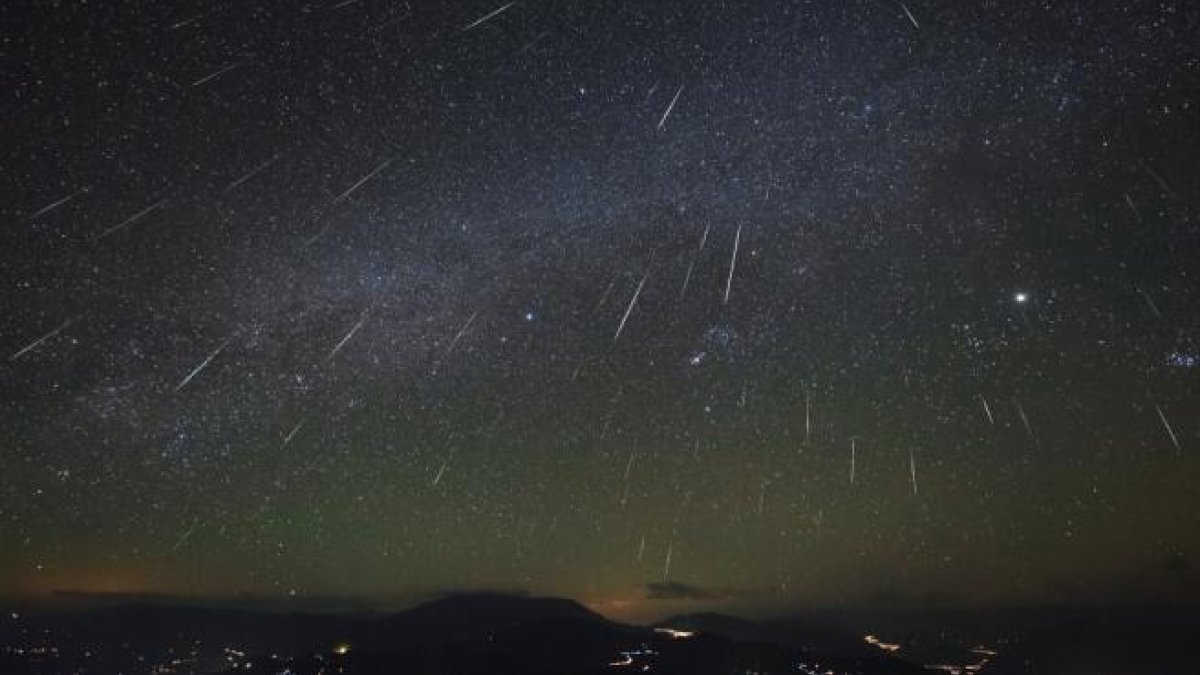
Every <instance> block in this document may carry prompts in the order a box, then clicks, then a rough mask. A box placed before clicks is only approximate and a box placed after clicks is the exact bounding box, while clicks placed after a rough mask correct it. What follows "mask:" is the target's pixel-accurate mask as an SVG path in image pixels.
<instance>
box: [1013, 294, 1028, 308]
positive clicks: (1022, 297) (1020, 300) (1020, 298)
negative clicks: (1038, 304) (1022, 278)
mask: <svg viewBox="0 0 1200 675" xmlns="http://www.w3.org/2000/svg"><path fill="white" fill-rule="evenodd" d="M1013 300H1016V301H1017V304H1021V305H1023V304H1025V303H1027V302H1029V294H1028V293H1024V292H1017V293H1016V294H1015V295H1013Z"/></svg>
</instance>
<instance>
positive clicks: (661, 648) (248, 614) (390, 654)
mask: <svg viewBox="0 0 1200 675" xmlns="http://www.w3.org/2000/svg"><path fill="white" fill-rule="evenodd" d="M716 616H717V615H711V617H716ZM10 617H11V615H10ZM10 617H6V619H5V620H3V621H0V647H5V646H9V645H24V646H32V645H34V644H36V643H37V641H38V640H44V641H45V642H46V643H47V644H54V645H56V646H59V647H60V648H61V649H63V650H64V651H63V656H62V658H61V659H59V660H57V661H55V662H54V663H52V664H49V663H43V664H41V666H44V667H41V666H39V667H27V666H29V663H25V662H20V661H19V660H13V659H12V658H10V657H12V653H11V652H10V653H9V654H7V655H5V657H4V658H6V659H7V660H4V659H0V661H4V662H3V663H0V672H3V673H5V674H6V675H7V674H8V673H28V674H30V675H32V674H34V673H37V674H39V675H40V674H41V673H51V672H63V671H64V670H88V671H89V672H124V673H128V674H132V673H142V672H146V673H148V672H150V669H151V666H152V665H153V664H154V663H164V662H166V661H167V660H169V659H171V658H177V657H178V656H179V655H180V654H185V655H186V654H191V653H192V652H194V651H198V652H200V653H202V654H203V655H204V656H196V657H195V663H205V664H207V665H204V666H203V667H195V668H194V672H199V673H214V672H226V671H228V672H232V671H230V670H229V668H230V666H228V663H227V659H226V656H227V654H226V652H225V651H224V649H225V647H230V648H234V649H237V650H238V651H245V652H247V653H248V654H249V655H251V656H247V657H242V658H245V659H246V660H247V661H249V662H250V663H251V666H250V667H247V665H246V663H241V664H240V665H239V666H238V668H237V672H239V673H243V674H244V675H253V674H255V673H259V672H261V673H264V674H265V673H278V672H283V671H290V672H292V673H294V674H295V675H310V674H315V673H317V672H329V669H328V666H329V665H330V663H331V662H332V661H336V663H337V664H338V667H339V668H341V669H342V672H344V673H345V674H346V675H355V674H358V675H373V674H375V673H379V674H382V673H429V674H431V675H432V674H440V673H459V674H463V675H468V674H471V675H473V674H476V673H478V674H479V675H483V674H484V673H488V674H491V675H495V674H502V673H524V674H526V675H529V674H542V673H544V674H546V675H550V674H551V673H554V674H563V673H614V672H617V673H619V672H633V671H638V672H643V671H642V668H643V667H648V668H649V670H648V671H647V672H658V673H688V674H691V675H700V674H703V673H728V672H746V671H747V670H753V671H757V672H795V671H796V665H797V664H799V663H816V662H819V663H821V664H823V666H824V667H825V668H827V669H833V670H834V671H835V672H839V673H841V672H858V673H862V674H864V675H866V674H869V673H916V672H921V671H920V669H918V668H916V667H915V666H910V665H908V664H905V663H903V662H901V661H898V660H895V659H890V658H885V657H882V656H880V655H878V654H871V655H869V656H866V657H850V658H847V657H842V656H839V655H838V654H837V653H832V652H828V651H821V650H819V649H812V648H805V649H801V648H798V647H797V646H795V645H789V644H784V643H775V644H772V643H770V642H769V641H763V640H760V639H756V638H755V637H754V636H753V635H749V634H747V635H744V636H743V637H744V638H745V639H742V640H733V639H729V638H727V637H725V636H722V635H719V634H717V633H716V632H712V633H706V632H701V633H697V634H696V635H694V636H692V637H689V638H685V639H673V638H672V637H670V636H668V635H665V634H663V633H659V632H656V631H655V630H653V629H651V628H645V627H639V626H629V625H624V624H620V623H616V622H613V621H610V620H609V619H607V618H605V617H603V616H601V615H599V614H596V613H595V612H592V611H591V610H589V609H587V608H585V607H583V606H582V605H580V604H579V603H577V602H574V601H571V600H563V599H557V598H531V597H523V596H514V595H498V594H469V595H451V596H447V597H444V598H441V599H438V600H433V601H430V602H426V603H423V604H421V605H418V606H416V607H413V608H411V609H408V610H406V611H402V612H398V613H395V614H388V615H362V614H360V615H337V614H284V613H272V612H262V611H249V610H240V609H212V608H198V607H169V606H161V605H158V606H145V605H143V606H126V607H109V608H104V609H95V610H91V611H75V612H57V613H43V614H31V615H29V616H21V617H20V618H19V619H13V618H10ZM711 617H710V618H711ZM730 621H732V620H730ZM697 628H699V626H697ZM701 630H703V629H701ZM336 645H346V646H348V648H349V649H348V653H345V654H338V653H335V646H336ZM85 652H87V653H86V654H85ZM2 653H3V652H0V654H2ZM269 654H278V655H280V656H279V657H278V658H267V657H266V656H265V655H269ZM206 658H207V659H208V661H204V659H206ZM626 661H630V662H631V663H627V664H625V665H623V666H615V665H612V664H615V663H623V662H626ZM34 665H35V666H37V665H38V664H36V663H35V664H34ZM39 668H40V669H39ZM180 672H183V671H180ZM822 672H824V671H822Z"/></svg>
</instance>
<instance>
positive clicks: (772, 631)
mask: <svg viewBox="0 0 1200 675" xmlns="http://www.w3.org/2000/svg"><path fill="white" fill-rule="evenodd" d="M654 625H655V626H659V627H670V628H682V629H688V630H696V631H703V632H706V633H711V634H714V635H720V636H722V637H724V638H728V639H730V640H736V641H738V642H763V643H774V644H781V645H788V646H792V647H797V648H800V649H804V650H808V651H815V652H820V653H824V654H829V655H833V656H842V657H852V658H864V657H873V656H877V655H878V653H879V652H878V650H877V649H876V648H875V647H872V646H870V645H868V644H866V643H865V642H864V641H863V636H862V635H860V634H855V633H852V632H850V631H848V630H841V629H839V628H836V627H833V626H830V625H826V624H823V623H817V622H813V621H809V620H805V619H800V618H789V619H776V620H771V621H750V620H748V619H742V618H738V617H735V616H729V615H726V614H719V613H715V612H700V613H697V614H684V615H680V616H673V617H671V618H668V619H663V620H662V621H659V622H657V623H656V624H654Z"/></svg>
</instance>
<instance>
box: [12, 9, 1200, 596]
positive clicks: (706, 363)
mask: <svg viewBox="0 0 1200 675" xmlns="http://www.w3.org/2000/svg"><path fill="white" fill-rule="evenodd" d="M0 14H4V15H6V16H7V18H8V19H9V20H8V21H5V22H4V25H5V26H6V28H4V29H3V30H4V34H3V44H4V52H5V55H6V58H5V63H6V65H5V66H4V68H3V77H4V87H3V91H4V93H3V100H4V110H5V118H6V123H5V125H4V132H3V133H4V143H3V149H2V150H0V168H2V171H0V185H2V186H3V193H4V194H5V196H6V198H5V199H4V200H3V204H0V216H2V217H3V222H4V228H3V230H2V232H3V237H4V240H3V241H2V242H0V250H2V251H3V253H0V256H2V260H3V263H2V266H0V267H2V270H3V272H2V273H0V278H2V279H3V281H4V284H3V291H2V292H0V298H2V306H3V307H4V308H5V311H4V312H3V313H2V315H0V353H2V354H3V355H4V361H3V363H2V364H0V402H2V406H0V415H2V418H0V420H2V421H0V434H2V435H0V447H2V448H3V453H4V468H5V470H4V475H5V478H4V480H3V481H0V579H3V581H0V593H6V594H17V595H39V594H41V595H44V594H46V593H50V592H53V591H56V590H81V591H86V592H104V593H145V592H155V593H167V594H179V595H186V596H201V597H229V596H235V595H249V596H255V597H257V596H263V597H270V598H279V597H281V598H293V597H300V598H304V597H337V598H352V599H360V600H366V601H371V602H381V603H383V602H390V601H397V600H403V599H406V598H413V597H418V596H420V595H422V594H427V593H433V592H437V591H440V590H446V589H514V588H520V589H527V590H530V591H532V592H536V593H539V594H554V595H563V596H570V597H576V598H580V599H582V600H584V601H587V602H590V603H592V604H593V606H596V607H598V608H600V609H601V610H602V611H611V612H616V613H620V612H638V613H653V612H655V611H657V610H656V608H658V607H666V606H668V605H670V604H671V603H672V602H675V603H688V602H727V603H745V604H747V605H750V606H754V607H758V608H766V607H783V606H790V605H795V604H800V603H807V604H816V605H830V604H841V603H849V604H858V603H875V602H883V603H909V602H943V601H945V602H968V603H977V602H981V603H997V602H999V603H1007V602H1045V601H1060V600H1065V599H1078V598H1086V599H1096V600H1111V599H1114V598H1116V599H1129V598H1135V599H1171V598H1178V597H1181V595H1184V596H1186V595H1187V593H1192V594H1193V595H1194V593H1195V589H1196V588H1197V586H1196V585H1195V579H1194V576H1193V574H1194V573H1193V572H1192V567H1191V564H1192V563H1191V561H1194V560H1196V557H1197V556H1198V555H1200V539H1197V538H1196V536H1195V534H1194V533H1195V532H1196V531H1197V528H1200V487H1197V486H1198V485H1200V481H1197V478H1198V477H1200V459H1198V458H1200V425H1198V423H1197V419H1198V418H1197V410H1198V406H1200V390H1198V389H1197V384H1198V382H1200V381H1198V380H1197V377H1200V373H1198V371H1197V369H1196V363H1197V358H1198V357H1200V319H1198V318H1197V317H1198V316H1200V315H1198V314H1197V313H1196V308H1197V307H1200V304H1198V301H1197V298H1198V297H1200V288H1198V285H1197V284H1198V277H1197V274H1198V273H1200V267H1198V266H1197V265H1196V262H1195V260H1196V253H1197V251H1200V228H1198V221H1197V210H1196V199H1195V195H1197V194H1200V173H1198V172H1197V170H1196V168H1195V163H1194V157H1195V155H1196V152H1197V151H1198V150H1200V136H1197V133H1196V130H1197V129H1200V124H1198V122H1200V120H1198V119H1197V105H1198V104H1200V102H1198V101H1197V92H1200V51H1198V50H1197V48H1196V45H1197V44H1200V41H1197V40H1196V39H1195V37H1196V36H1197V34H1200V30H1198V28H1200V12H1198V11H1197V9H1196V8H1194V7H1191V6H1189V5H1188V4H1187V3H1178V2H1167V1H1163V2H1128V3H1109V2H1102V3H1083V2H1046V3H994V2H981V3H952V2H941V1H937V0H934V1H930V2H906V3H892V2H877V1H874V0H871V1H854V2H836V3H835V2H782V1H780V2H775V1H769V2H759V3H745V4H739V3H729V2H664V3H634V2H618V1H615V0H612V1H610V0H603V1H601V2H589V3H576V2H565V3H550V2H523V1H522V2H514V3H510V4H507V5H505V4H503V3H496V4H486V3H484V4H480V3H478V2H457V1H456V2H445V3H397V2H384V1H382V0H359V1H358V2H349V3H346V2H340V3H339V2H298V3H293V2H271V1H266V2H248V3H232V4H229V3H202V2H173V3H145V2H134V3H40V4H35V3H18V4H15V5H12V4H10V5H6V6H5V8H4V9H0ZM664 611H666V610H664Z"/></svg>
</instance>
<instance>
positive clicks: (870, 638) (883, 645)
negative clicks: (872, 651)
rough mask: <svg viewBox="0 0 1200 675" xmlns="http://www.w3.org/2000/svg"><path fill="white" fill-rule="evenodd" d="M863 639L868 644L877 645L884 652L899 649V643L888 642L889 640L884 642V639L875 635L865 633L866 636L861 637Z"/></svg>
mask: <svg viewBox="0 0 1200 675" xmlns="http://www.w3.org/2000/svg"><path fill="white" fill-rule="evenodd" d="M863 641H864V642H866V643H867V644H869V645H874V646H876V647H879V648H880V649H882V650H883V651H885V652H894V651H898V650H899V649H900V645H898V644H894V643H890V642H884V641H882V640H880V639H879V638H877V637H875V636H874V635H867V636H865V637H863Z"/></svg>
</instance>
